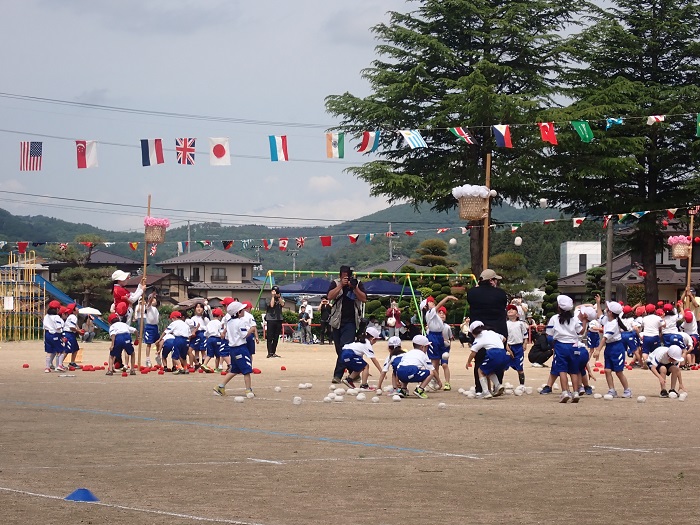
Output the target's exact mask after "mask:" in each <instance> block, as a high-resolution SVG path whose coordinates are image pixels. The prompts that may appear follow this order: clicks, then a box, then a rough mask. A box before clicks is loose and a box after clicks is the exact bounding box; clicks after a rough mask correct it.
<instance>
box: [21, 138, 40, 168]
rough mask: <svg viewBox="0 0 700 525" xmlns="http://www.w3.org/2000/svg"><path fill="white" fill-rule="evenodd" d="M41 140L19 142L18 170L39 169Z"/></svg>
mask: <svg viewBox="0 0 700 525" xmlns="http://www.w3.org/2000/svg"><path fill="white" fill-rule="evenodd" d="M42 149H43V143H42V142H20V143H19V171H41V157H42Z"/></svg>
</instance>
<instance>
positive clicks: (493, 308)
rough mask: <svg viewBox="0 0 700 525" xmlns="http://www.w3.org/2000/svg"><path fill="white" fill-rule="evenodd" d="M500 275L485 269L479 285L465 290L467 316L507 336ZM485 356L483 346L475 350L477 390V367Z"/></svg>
mask: <svg viewBox="0 0 700 525" xmlns="http://www.w3.org/2000/svg"><path fill="white" fill-rule="evenodd" d="M500 280H501V276H500V275H498V274H497V273H496V272H494V271H493V270H491V269H488V268H487V269H486V270H484V271H483V272H481V275H480V276H479V285H478V286H475V287H474V288H471V289H470V290H469V291H468V292H467V302H468V303H469V318H470V321H471V322H474V321H481V322H482V323H484V326H485V327H486V329H487V330H493V331H494V332H496V333H499V334H501V335H502V336H503V337H506V338H507V337H508V325H507V324H506V321H507V319H508V318H507V316H506V307H507V306H508V296H507V295H506V292H505V291H504V290H502V289H501V288H499V287H498V281H500ZM485 357H486V350H484V349H483V348H482V349H481V350H479V352H477V354H476V357H475V358H474V386H475V388H476V391H477V392H481V384H480V383H479V372H478V371H479V367H480V366H481V363H482V362H483V361H484V358H485ZM497 375H498V380H499V381H501V382H503V372H501V373H500V374H497Z"/></svg>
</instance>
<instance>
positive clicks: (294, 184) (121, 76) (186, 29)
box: [0, 0, 416, 230]
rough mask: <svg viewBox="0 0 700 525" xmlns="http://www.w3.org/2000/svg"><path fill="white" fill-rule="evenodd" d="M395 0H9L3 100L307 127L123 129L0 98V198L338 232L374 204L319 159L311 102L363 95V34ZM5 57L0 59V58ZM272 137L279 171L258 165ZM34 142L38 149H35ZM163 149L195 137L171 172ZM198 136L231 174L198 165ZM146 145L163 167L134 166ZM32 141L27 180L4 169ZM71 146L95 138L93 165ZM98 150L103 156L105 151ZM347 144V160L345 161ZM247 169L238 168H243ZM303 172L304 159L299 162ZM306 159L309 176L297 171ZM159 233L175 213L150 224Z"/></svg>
mask: <svg viewBox="0 0 700 525" xmlns="http://www.w3.org/2000/svg"><path fill="white" fill-rule="evenodd" d="M415 7H416V6H415V4H411V3H410V2H409V3H408V4H407V3H406V2H404V1H403V0H381V1H379V0H355V1H354V2H351V3H343V2H329V1H328V0H294V1H291V2H284V1H250V0H247V1H238V0H189V1H177V0H175V1H173V0H170V1H165V0H120V1H114V2H112V1H106V0H105V1H96V0H60V1H53V0H23V1H21V2H5V3H4V6H3V16H2V17H0V31H1V32H2V35H3V41H4V42H5V43H6V50H5V52H4V53H2V58H1V59H0V64H1V71H2V78H3V83H2V87H1V88H0V91H2V92H3V93H12V94H17V95H28V96H32V97H40V98H49V99H59V100H67V101H74V102H86V103H93V104H100V105H108V106H119V107H124V108H135V109H140V110H147V111H162V112H175V113H187V114H193V115H206V116H215V117H229V118H240V119H249V120H253V121H274V122H289V123H306V124H318V125H320V126H322V127H318V128H307V127H292V126H271V125H244V124H234V123H222V122H210V121H206V120H198V119H182V118H166V117H160V116H152V115H132V114H127V113H122V112H106V111H98V110H93V109H85V108H81V107H71V106H65V105H57V104H46V103H41V102H30V101H24V100H16V99H11V98H7V97H0V129H1V130H2V131H0V153H1V154H0V190H1V191H14V192H20V193H34V194H42V195H51V196H55V197H63V198H65V197H71V198H76V199H86V200H89V201H113V202H118V203H132V204H136V205H143V206H145V205H146V201H147V195H148V194H149V193H150V194H152V198H153V206H154V207H167V208H175V209H187V210H197V211H202V212H205V211H208V212H211V215H209V216H206V215H198V216H195V215H192V216H191V217H192V218H193V219H195V218H196V217H198V218H199V219H200V220H204V219H208V220H219V219H220V218H223V219H224V223H229V224H230V223H251V222H254V223H259V224H260V223H262V224H269V225H292V224H313V223H316V224H321V223H323V222H322V221H311V222H310V223H309V222H300V221H298V220H293V219H289V220H281V219H274V220H262V219H232V218H227V217H221V216H218V215H217V214H216V213H217V212H229V213H241V214H254V215H268V216H272V215H274V216H283V217H305V218H319V219H326V220H328V219H333V220H346V219H352V218H357V217H360V216H362V215H366V214H368V213H372V212H375V211H377V210H380V209H382V208H385V207H386V206H387V204H386V202H385V201H384V200H383V199H378V198H370V197H369V186H368V185H367V184H366V183H364V182H362V181H358V180H356V179H354V178H353V177H352V176H351V175H349V174H347V173H344V172H343V170H344V168H347V167H348V166H349V165H351V164H353V163H360V162H361V160H362V158H363V157H362V156H361V155H359V154H357V153H356V152H355V151H354V146H355V142H352V143H350V144H348V143H347V142H346V155H345V159H344V160H342V161H341V160H334V161H333V160H330V159H326V151H325V137H324V129H325V127H329V126H331V125H333V124H334V123H335V121H334V120H333V119H331V118H330V116H329V115H327V114H326V112H325V109H324V98H325V97H326V96H327V95H330V94H340V93H343V92H345V91H350V92H352V93H354V94H357V95H360V96H364V95H367V94H368V92H369V91H368V86H367V83H366V82H365V81H363V80H362V79H361V78H360V71H361V70H362V69H363V68H365V67H368V66H369V65H370V64H371V61H372V60H373V59H374V58H376V57H375V54H374V46H375V45H376V44H377V42H376V40H375V39H374V37H373V34H372V33H370V31H369V29H370V27H372V26H373V25H375V24H377V23H380V22H383V21H387V20H388V16H387V14H386V13H387V11H390V10H397V11H407V10H409V9H415ZM10 43H11V45H9V44H10ZM284 134H286V135H287V136H288V141H289V156H290V158H291V162H287V163H282V162H276V163H273V162H271V161H270V160H269V143H268V135H284ZM39 135H44V137H41V136H39ZM176 137H196V138H197V156H196V164H195V166H180V165H178V164H176V160H175V152H174V151H173V149H174V141H175V138H176ZM208 137H229V139H230V145H231V152H232V159H231V166H226V167H215V166H210V165H209V154H208V151H209V150H208V147H209V146H208ZM146 138H162V139H163V143H164V147H165V148H167V151H165V164H164V165H158V166H153V167H146V168H144V167H142V166H141V153H140V147H139V141H140V139H146ZM22 140H41V141H43V143H44V157H43V169H42V171H40V172H20V171H19V152H20V146H19V143H20V141H22ZM74 140H97V141H98V142H99V145H98V161H99V167H98V168H95V169H81V170H78V169H77V168H76V154H75V144H74V142H73V141H74ZM110 143H111V144H110ZM351 146H352V147H351ZM251 157H252V158H251ZM301 159H305V160H301ZM308 161H313V162H308ZM0 207H2V208H5V209H7V210H9V211H10V212H12V213H16V214H22V215H36V214H43V215H49V216H53V217H57V218H60V219H65V220H70V221H79V222H88V223H91V224H94V225H96V226H99V227H103V228H108V229H113V230H126V229H130V228H134V229H138V230H141V229H142V228H143V220H142V217H143V215H144V213H143V211H140V210H133V209H123V210H117V213H114V212H110V208H109V207H106V206H103V205H96V204H93V203H82V204H81V203H74V202H68V201H65V202H61V201H56V200H52V199H49V200H43V199H36V198H32V197H26V196H20V195H10V194H6V193H0ZM152 215H155V216H165V217H170V218H171V219H172V220H173V222H174V223H175V222H176V221H177V220H182V219H183V218H185V214H183V213H176V212H162V211H157V210H156V211H154V212H153V213H152Z"/></svg>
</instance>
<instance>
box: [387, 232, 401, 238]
mask: <svg viewBox="0 0 700 525" xmlns="http://www.w3.org/2000/svg"><path fill="white" fill-rule="evenodd" d="M398 236H399V234H398V233H396V232H386V233H384V237H398Z"/></svg>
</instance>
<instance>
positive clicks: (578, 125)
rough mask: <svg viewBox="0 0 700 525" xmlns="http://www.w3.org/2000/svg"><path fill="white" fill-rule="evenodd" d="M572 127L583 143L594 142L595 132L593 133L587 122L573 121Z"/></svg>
mask: <svg viewBox="0 0 700 525" xmlns="http://www.w3.org/2000/svg"><path fill="white" fill-rule="evenodd" d="M571 125H572V126H573V127H574V129H575V130H576V133H578V136H579V137H581V140H582V141H583V142H590V141H592V140H593V131H591V126H589V124H588V121H587V120H572V121H571Z"/></svg>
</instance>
